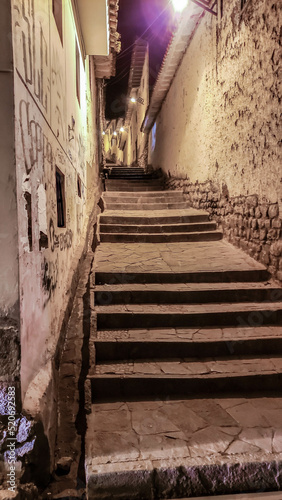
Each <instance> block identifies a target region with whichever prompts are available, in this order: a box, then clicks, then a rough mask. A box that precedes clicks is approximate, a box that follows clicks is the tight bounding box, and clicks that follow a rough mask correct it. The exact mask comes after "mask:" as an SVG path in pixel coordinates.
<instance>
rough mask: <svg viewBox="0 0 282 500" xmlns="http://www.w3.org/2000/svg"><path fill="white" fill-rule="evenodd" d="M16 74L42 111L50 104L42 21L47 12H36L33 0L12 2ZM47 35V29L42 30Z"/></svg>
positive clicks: (47, 65)
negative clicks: (41, 107)
mask: <svg viewBox="0 0 282 500" xmlns="http://www.w3.org/2000/svg"><path fill="white" fill-rule="evenodd" d="M14 19H15V21H14V24H15V37H16V63H17V71H18V73H19V74H20V76H21V77H22V78H23V80H24V81H25V83H26V84H27V85H29V86H32V87H33V91H34V95H35V96H36V98H37V99H38V101H39V102H40V104H41V105H42V106H43V108H44V109H45V111H48V109H49V101H50V98H49V96H50V76H49V75H50V70H49V56H48V44H47V40H46V37H45V35H44V29H43V22H44V19H47V13H46V12H45V11H44V10H43V11H39V12H36V13H35V8H34V0H14ZM45 32H46V29H45Z"/></svg>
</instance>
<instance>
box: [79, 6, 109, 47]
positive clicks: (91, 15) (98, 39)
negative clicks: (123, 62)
mask: <svg viewBox="0 0 282 500" xmlns="http://www.w3.org/2000/svg"><path fill="white" fill-rule="evenodd" d="M73 3H74V4H76V10H77V13H78V16H79V21H80V27H81V33H82V37H83V42H84V48H85V53H86V55H91V56H108V55H109V53H110V31H109V4H108V0H73Z"/></svg>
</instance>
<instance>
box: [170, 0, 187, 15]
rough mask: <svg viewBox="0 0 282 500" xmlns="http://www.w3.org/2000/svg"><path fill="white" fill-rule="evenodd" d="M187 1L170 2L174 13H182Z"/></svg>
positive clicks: (176, 0)
mask: <svg viewBox="0 0 282 500" xmlns="http://www.w3.org/2000/svg"><path fill="white" fill-rule="evenodd" d="M188 1H189V0H172V5H173V8H174V10H175V12H182V11H183V10H184V9H185V8H186V7H187V5H188Z"/></svg>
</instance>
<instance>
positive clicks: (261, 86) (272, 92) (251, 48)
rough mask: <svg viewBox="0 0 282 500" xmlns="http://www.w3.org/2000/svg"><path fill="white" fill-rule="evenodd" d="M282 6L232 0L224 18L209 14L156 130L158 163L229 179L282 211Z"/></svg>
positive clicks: (173, 171)
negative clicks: (281, 148)
mask: <svg viewBox="0 0 282 500" xmlns="http://www.w3.org/2000/svg"><path fill="white" fill-rule="evenodd" d="M281 8H282V4H281V2H277V1H275V0H272V1H269V0H258V1H256V2H255V1H254V0H248V1H247V4H246V6H245V8H244V10H243V11H242V12H241V1H240V0H231V1H230V2H223V15H222V18H221V19H219V20H217V19H216V18H215V17H214V16H211V15H209V14H205V16H204V18H203V19H202V21H201V23H200V25H199V27H198V29H197V31H196V33H195V35H194V38H193V39H192V41H191V43H190V45H189V47H188V49H187V51H186V54H185V56H184V58H183V60H182V63H181V65H180V67H179V69H178V72H177V75H176V77H175V79H174V81H173V83H172V85H171V88H170V90H169V92H168V95H167V97H166V100H165V102H164V104H163V106H162V109H161V112H160V114H159V116H158V118H157V127H156V130H154V131H152V132H151V137H150V161H151V162H152V163H153V166H154V167H155V168H158V167H162V168H163V170H164V171H165V172H166V173H167V174H169V175H171V176H175V177H179V178H186V177H188V178H189V181H190V182H191V183H196V182H199V183H202V182H206V181H208V180H212V181H214V182H216V183H218V184H219V185H220V186H222V185H223V184H224V185H225V187H226V188H227V190H228V192H229V195H230V196H240V195H241V196H247V195H253V194H256V195H257V196H258V198H259V201H260V202H264V201H266V202H270V203H276V202H279V205H280V211H282V208H281V207H282V175H281V155H280V152H279V137H280V138H281V136H280V134H279V130H278V127H279V115H280V112H279V107H280V99H281V87H280V88H279V81H280V79H281V67H280V69H279V61H281V47H280V45H279V35H280V33H279V27H280V26H281V18H282V16H281ZM279 71H280V75H279ZM279 77H280V79H279ZM153 134H156V144H155V146H154V141H153V140H152V135H153Z"/></svg>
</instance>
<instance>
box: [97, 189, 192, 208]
mask: <svg viewBox="0 0 282 500" xmlns="http://www.w3.org/2000/svg"><path fill="white" fill-rule="evenodd" d="M163 193H164V191H163V192H161V193H159V194H158V195H156V194H155V195H154V196H150V197H149V196H142V195H141V196H140V195H135V196H133V197H131V198H129V197H124V198H123V197H122V196H121V195H120V196H112V195H110V194H109V193H107V192H106V193H105V194H104V195H103V199H104V202H105V203H106V204H107V205H108V204H110V203H113V204H120V203H122V204H123V203H127V204H134V205H137V204H138V205H145V204H147V203H148V204H149V203H151V204H152V203H153V204H156V203H177V204H178V203H184V202H185V198H184V196H183V195H178V196H170V194H167V193H165V194H163Z"/></svg>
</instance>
